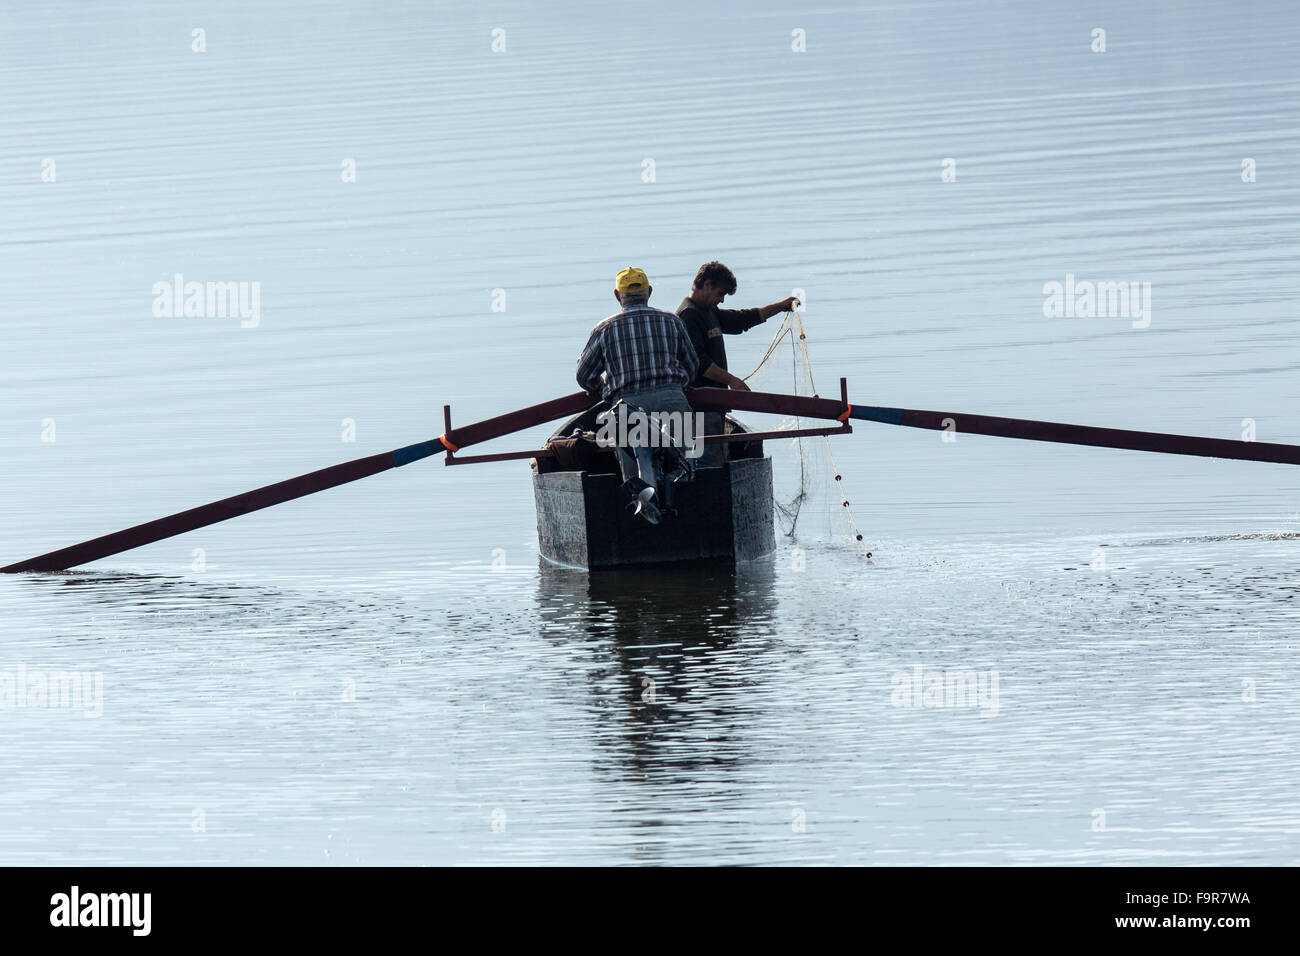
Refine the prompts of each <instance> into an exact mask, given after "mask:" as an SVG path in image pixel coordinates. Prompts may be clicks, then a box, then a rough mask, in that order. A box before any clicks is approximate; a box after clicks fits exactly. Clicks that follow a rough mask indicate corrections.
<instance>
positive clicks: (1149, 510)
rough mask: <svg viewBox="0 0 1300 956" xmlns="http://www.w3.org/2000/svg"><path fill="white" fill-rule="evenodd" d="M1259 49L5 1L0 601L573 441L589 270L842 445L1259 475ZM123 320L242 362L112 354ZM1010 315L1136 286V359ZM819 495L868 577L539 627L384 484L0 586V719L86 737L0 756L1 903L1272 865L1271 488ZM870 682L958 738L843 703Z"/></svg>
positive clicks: (1284, 359)
mask: <svg viewBox="0 0 1300 956" xmlns="http://www.w3.org/2000/svg"><path fill="white" fill-rule="evenodd" d="M1097 27H1101V28H1104V29H1105V30H1106V45H1107V49H1106V52H1104V53H1094V52H1093V51H1092V50H1091V49H1090V46H1091V45H1092V43H1093V40H1092V31H1093V29H1094V28H1097ZM195 28H202V29H203V30H205V31H206V51H205V52H203V53H195V52H193V51H192V49H191V43H192V32H191V31H192V30H193V29H195ZM496 28H502V29H504V30H505V31H506V32H505V41H506V48H505V51H504V52H500V53H494V52H493V51H492V42H493V36H492V31H493V30H494V29H496ZM794 30H803V31H806V52H801V53H800V52H795V51H794V50H792V42H794V41H793V37H792V31H794ZM1298 40H1300V15H1298V14H1297V12H1296V8H1295V6H1294V5H1293V4H1289V3H1280V2H1274V3H1243V4H1231V5H1227V4H1224V5H1220V4H1213V3H1177V4H1173V3H1090V4H1068V5H1067V4H1040V3H1011V4H1002V5H998V6H991V5H986V4H981V3H963V2H934V3H926V2H922V3H911V4H828V5H817V6H810V7H804V8H798V7H794V6H784V5H779V4H739V3H736V4H709V5H698V4H684V3H675V2H670V3H665V4H659V5H656V7H655V8H654V9H653V10H650V9H649V8H646V7H644V6H643V5H633V6H629V7H618V6H617V5H609V4H605V3H600V4H597V3H563V4H552V5H546V6H545V7H542V6H535V5H531V4H511V3H505V4H497V5H492V6H490V7H489V6H483V5H478V4H442V3H440V4H437V5H426V4H391V5H384V6H383V7H382V8H380V7H376V8H369V7H365V6H358V5H355V4H341V3H332V2H327V3H312V4H305V3H278V4H274V5H268V4H262V3H251V2H237V3H223V4H219V5H218V4H179V5H177V4H165V3H142V4H123V5H115V6H113V7H111V8H110V7H107V6H105V7H100V6H97V5H96V6H91V5H86V4H74V3H63V4H58V3H55V4H41V5H6V6H5V7H4V9H3V12H0V322H2V323H3V326H2V327H3V333H4V334H3V344H2V345H0V559H2V560H3V561H8V560H17V559H19V558H22V557H26V556H29V555H32V554H36V553H40V552H43V551H46V550H50V549H53V548H55V547H60V546H63V545H66V544H70V543H73V542H75V541H79V540H82V539H85V538H89V537H93V536H95V535H98V534H102V533H105V532H108V531H112V530H116V529H118V528H121V527H126V526H128V525H131V524H135V523H138V522H140V521H144V520H148V519H150V518H154V517H158V516H161V515H164V514H169V513H171V512H174V511H179V510H182V509H184V508H187V507H191V506H193V505H196V504H200V503H203V502H206V501H210V500H214V499H217V498H221V497H225V496H227V495H230V494H235V493H238V492H240V491H245V490H248V489H250V488H253V487H257V486H259V485H262V484H266V483H269V482H272V481H277V480H280V479H282V478H287V477H290V476H292V475H296V474H300V473H302V472H306V471H310V470H312V469H314V468H318V467H323V466H325V465H329V464H333V463H335V462H337V461H343V460H346V459H349V458H354V457H360V456H362V455H367V454H373V453H376V452H382V451H387V450H389V449H391V448H395V447H398V446H401V445H405V444H409V443H411V442H415V441H421V440H424V439H426V438H429V437H432V436H433V435H436V434H437V433H439V432H441V431H442V423H441V407H442V405H443V404H444V403H451V405H452V406H453V414H454V416H455V420H456V421H458V422H470V421H475V420H479V419H482V418H485V417H488V416H491V415H496V414H499V413H501V412H504V411H508V410H510V409H514V408H518V407H522V406H526V405H530V404H533V403H535V402H538V401H542V400H544V399H547V398H552V397H555V396H558V395H562V394H565V393H568V392H570V391H573V389H574V384H573V381H572V371H573V364H574V361H575V359H576V356H577V353H578V350H579V349H580V347H581V345H582V343H583V341H585V337H586V334H587V332H588V330H589V329H590V327H591V325H592V324H593V323H594V322H595V321H596V320H598V319H599V318H601V317H602V316H604V315H606V314H608V313H609V312H610V311H611V310H612V308H613V300H612V297H611V294H610V286H611V284H612V278H613V275H614V273H615V272H616V271H617V270H618V269H619V268H621V267H623V266H625V265H627V264H629V263H633V264H637V265H640V266H642V267H644V268H645V269H646V270H647V272H648V273H649V274H650V276H651V279H652V281H653V282H654V284H655V288H656V292H655V296H654V300H653V301H655V302H656V303H657V304H659V305H660V306H663V307H674V306H675V305H676V303H677V302H678V301H679V300H680V298H681V296H682V295H684V294H685V293H686V291H687V290H688V288H689V284H690V278H691V276H692V275H693V274H694V271H695V269H696V267H697V266H698V265H699V264H700V262H702V261H704V260H706V259H710V258H714V257H717V258H721V259H723V260H724V261H726V262H727V263H729V264H730V265H731V266H732V267H733V268H734V269H735V270H736V272H737V274H738V276H739V279H740V289H739V293H738V295H737V296H736V297H735V300H734V304H736V305H739V306H746V305H758V304H762V303H765V302H770V301H774V300H777V299H780V298H783V297H784V296H786V295H788V294H790V292H791V290H793V289H795V288H799V289H802V290H804V292H805V297H806V300H807V312H806V315H805V324H806V327H807V329H808V335H809V348H810V351H811V354H812V358H813V361H814V366H815V370H816V372H817V375H818V381H819V385H820V386H821V388H822V390H823V393H826V392H831V391H833V387H834V382H835V380H836V379H837V378H838V377H839V376H841V375H843V376H846V377H847V378H848V380H849V393H850V396H851V399H852V400H853V401H855V402H856V403H862V404H883V405H897V406H905V407H919V408H938V409H950V410H954V411H959V412H972V413H986V414H1004V415H1019V416H1024V417H1030V418H1041V419H1048V420H1058V421H1071V422H1081V423H1086V424H1095V425H1110V426H1116V427H1130V428H1140V429H1149V430H1157V431H1170V432H1181V433H1187V434H1201V435H1212V436H1216V437H1224V438H1240V437H1241V436H1242V434H1243V429H1244V428H1245V427H1247V426H1246V422H1245V420H1247V419H1249V420H1251V421H1253V423H1254V427H1255V429H1256V437H1257V438H1258V440H1261V441H1278V442H1287V443H1300V421H1298V420H1297V416H1296V409H1297V406H1298V404H1300V403H1298V402H1297V399H1298V398H1300V376H1297V374H1296V368H1297V364H1298V363H1297V360H1298V359H1300V343H1298V338H1297V330H1296V326H1295V322H1294V316H1295V306H1294V303H1295V300H1296V296H1295V283H1296V275H1295V273H1296V269H1295V265H1296V261H1297V254H1298V253H1300V230H1298V229H1297V219H1298V217H1297V213H1298V212H1300V203H1298V201H1297V200H1298V197H1300V170H1298V169H1297V158H1298V157H1300V73H1298V72H1297V70H1296V67H1295V64H1296V61H1297V54H1298V52H1300V46H1298V44H1297V41H1298ZM949 158H951V159H954V160H955V161H956V171H957V178H956V181H955V182H943V181H942V179H941V173H942V171H943V169H942V163H943V161H944V160H945V159H949ZM1246 158H1252V159H1254V160H1255V161H1256V169H1257V180H1256V181H1255V182H1253V183H1245V182H1243V181H1242V175H1241V173H1242V161H1243V160H1244V159H1246ZM46 159H53V160H54V163H55V170H56V177H55V181H54V182H43V181H42V170H43V161H44V160H46ZM348 159H351V160H354V161H355V165H356V171H357V172H356V181H355V182H344V181H343V179H342V177H341V170H342V167H343V163H344V161H345V160H348ZM646 159H652V160H653V161H654V171H655V176H654V181H653V182H646V181H644V178H643V173H644V170H645V168H646V167H645V165H644V161H645V160H646ZM177 273H180V274H183V275H184V276H185V277H186V278H187V279H190V280H199V281H247V282H254V281H256V282H258V283H260V290H261V312H260V322H259V324H258V326H257V327H256V328H241V326H240V322H239V320H238V319H237V318H230V317H225V318H221V317H204V318H198V317H191V318H175V317H173V318H160V317H156V316H154V314H153V311H152V305H153V301H154V294H153V292H152V289H153V286H154V284H155V283H156V282H159V281H162V280H170V279H171V277H172V276H174V275H175V274H177ZM1067 273H1071V274H1074V275H1076V276H1077V277H1079V278H1080V279H1090V280H1093V281H1097V280H1107V281H1137V282H1150V283H1151V288H1152V313H1151V322H1150V327H1149V328H1144V329H1136V328H1133V327H1132V324H1131V323H1130V322H1129V321H1128V320H1127V319H1123V318H1057V319H1049V318H1046V317H1045V316H1044V314H1043V300H1044V295H1043V286H1044V284H1045V283H1047V282H1051V281H1061V282H1063V281H1064V280H1065V276H1066V274H1067ZM496 289H501V290H504V291H505V297H506V299H505V301H506V309H505V311H504V312H494V311H493V310H492V303H493V290H496ZM774 321H775V320H774ZM767 331H768V330H767V329H758V330H755V331H753V332H751V333H749V334H748V335H746V336H744V337H741V338H738V339H732V340H730V341H729V342H728V347H729V352H730V354H731V355H732V359H733V366H734V367H736V368H741V367H743V368H744V369H748V368H750V367H752V365H753V363H754V362H755V361H757V359H758V357H759V355H761V354H762V351H763V349H764V348H765V346H766V344H767V340H768V335H767ZM345 419H346V420H350V421H351V422H353V423H354V425H355V440H354V441H351V442H349V441H344V440H342V439H343V436H344V433H345V432H344V420H345ZM753 420H754V423H755V424H774V422H768V421H764V420H763V419H762V417H761V416H755V417H753ZM51 429H53V431H52V432H51ZM545 434H546V429H545V428H539V429H534V430H532V431H531V432H529V433H526V434H523V435H520V436H516V437H514V438H512V439H506V440H504V442H502V443H499V447H500V448H502V449H505V448H523V447H534V446H535V445H536V443H537V442H538V441H540V440H541V439H542V438H544V437H545ZM51 437H53V438H54V440H53V441H50V440H47V439H49V438H51ZM43 439H46V440H43ZM834 441H835V444H834V446H833V448H834V454H835V458H836V462H837V464H838V467H839V470H840V472H841V473H842V474H843V477H844V482H843V487H844V489H845V490H846V493H847V494H848V496H849V497H850V499H851V500H852V504H853V510H854V514H855V516H856V518H857V520H858V523H859V525H860V526H861V527H862V529H863V532H864V534H865V536H866V538H867V541H868V543H869V545H870V546H871V548H872V550H873V552H874V556H875V563H874V564H873V563H870V562H867V561H865V560H863V559H862V558H861V557H860V556H858V555H857V554H855V553H854V552H853V551H852V550H851V549H847V548H845V547H843V546H841V545H840V544H839V543H838V542H836V541H835V540H833V539H832V538H831V537H830V536H829V535H828V534H826V533H825V532H824V530H823V529H824V525H823V524H822V523H820V522H819V521H816V520H811V519H810V520H808V521H807V522H805V524H804V529H805V530H804V531H802V532H801V533H800V535H799V536H798V537H797V538H795V539H793V540H791V539H786V538H782V539H781V540H780V543H779V548H778V552H777V554H776V555H775V556H774V557H773V558H772V559H770V560H768V561H765V562H760V563H758V564H757V565H754V566H749V567H744V568H741V569H739V570H738V571H737V572H736V573H734V574H732V573H730V572H708V573H699V572H693V571H664V572H662V573H654V574H646V573H644V572H641V573H624V574H614V575H594V576H587V575H582V574H574V573H572V572H564V571H557V570H555V569H552V568H548V567H545V566H543V565H542V564H541V563H540V562H539V560H538V556H537V547H536V533H535V520H534V513H533V505H532V497H531V490H530V486H529V479H528V471H527V467H526V464H524V463H504V464H492V465H482V466H472V467H465V468H444V467H442V465H441V464H438V463H436V462H423V463H420V464H417V465H412V466H410V467H407V468H403V469H400V470H398V471H393V472H388V473H386V474H383V475H380V476H377V477H374V478H370V479H367V480H365V481H362V482H359V483H356V484H353V485H350V486H345V487H343V488H339V489H335V490H333V491H330V492H327V493H323V494H320V495H317V496H314V497H311V498H307V499H304V500H300V501H297V502H293V503H291V504H286V505H283V506H280V507H278V508H275V509H272V510H270V511H266V512H261V513H258V514H256V515H252V516H247V517H244V518H240V519H237V520H235V521H232V522H229V523H227V524H223V525H217V526H214V527H211V528H208V529H205V530H202V531H200V532H195V533H193V534H190V535H186V536H184V537H180V538H176V539H172V540H169V541H165V542H161V543H159V544H156V545H153V546H150V547H147V548H143V549H140V550H138V551H134V552H131V553H128V554H124V555H121V556H118V557H115V558H111V559H107V560H105V561H102V562H98V563H96V564H93V565H90V566H88V567H86V568H83V569H81V570H78V571H76V572H73V573H70V574H64V575H26V576H18V577H8V576H6V577H4V578H3V579H0V672H10V673H16V670H17V668H18V667H19V666H20V665H21V666H23V667H25V668H27V669H28V670H29V671H33V670H43V671H47V672H48V671H51V670H60V669H68V670H75V671H78V672H81V671H85V672H92V673H99V674H101V675H102V691H103V697H102V701H101V704H102V713H101V714H100V715H99V716H93V717H87V716H85V715H84V711H85V709H86V708H81V709H78V708H39V707H7V708H0V780H3V781H4V784H3V786H0V862H3V863H142V864H147V863H167V864H199V863H202V864H208V863H248V862H251V863H277V864H281V863H307V864H324V865H328V864H336V863H454V864H465V863H520V862H522V863H539V862H565V863H605V864H623V863H659V862H667V863H691V864H700V863H721V862H726V863H799V864H802V863H871V864H900V863H948V864H953V863H958V864H968V863H994V864H1030V863H1053V864H1082V863H1088V864H1097V863H1177V864H1184V863H1185V864H1216V863H1234V864H1254V863H1283V864H1285V863H1294V862H1296V861H1297V857H1298V853H1297V845H1298V838H1300V800H1298V798H1297V796H1296V786H1295V782H1296V779H1297V770H1300V767H1298V766H1297V764H1298V762H1300V761H1298V759H1297V753H1300V695H1298V694H1297V693H1296V687H1297V676H1298V673H1297V671H1298V668H1297V665H1296V622H1297V612H1296V608H1295V597H1296V593H1297V586H1298V585H1300V575H1298V574H1297V563H1300V547H1298V546H1297V534H1300V498H1298V497H1297V493H1296V482H1297V473H1296V472H1295V471H1294V469H1292V468H1289V467H1287V466H1282V465H1265V464H1257V463H1243V462H1224V461H1214V460H1207V459H1193V458H1175V457H1161V456H1154V455H1142V454H1139V453H1133V452H1122V451H1106V450H1099V449H1086V448H1071V447H1066V446H1053V445H1040V444H1034V443H1027V442H1013V441H1006V440H1001V439H993V438H980V437H976V436H964V435H959V436H958V439H957V441H955V442H951V443H945V442H943V441H942V440H941V438H940V436H939V435H937V434H935V433H931V432H921V431H913V430H909V429H893V428H888V427H885V426H878V425H871V424H868V423H863V424H861V425H860V426H859V427H857V428H856V429H855V434H854V435H853V436H852V437H845V438H836V439H835V440H834ZM769 451H770V452H771V453H772V454H773V456H774V458H775V459H776V465H777V468H778V471H781V472H782V474H783V475H784V476H785V478H786V479H788V478H789V476H790V469H791V467H793V465H794V463H795V462H797V460H798V459H797V456H796V455H794V454H793V453H792V449H789V448H782V447H781V446H780V445H779V444H777V443H773V444H772V445H771V446H770V447H769ZM196 549H201V555H200V553H199V552H196ZM200 557H201V561H200ZM199 568H202V570H198V569H199ZM801 569H802V570H801ZM917 665H921V666H922V667H923V668H924V669H925V670H926V671H936V672H941V673H943V672H952V671H974V672H978V673H980V674H983V675H985V676H987V675H990V674H991V673H992V672H996V673H997V675H998V688H999V697H998V706H997V708H996V714H989V715H987V716H982V715H981V711H980V710H979V709H978V708H970V707H965V708H960V707H957V708H929V707H900V706H896V703H897V700H896V699H895V693H894V692H895V688H896V687H897V681H896V678H898V677H899V675H908V674H911V673H913V669H914V667H916V666H917ZM650 681H653V682H654V683H653V693H652V694H649V693H647V691H649V690H650V683H649V682H650Z"/></svg>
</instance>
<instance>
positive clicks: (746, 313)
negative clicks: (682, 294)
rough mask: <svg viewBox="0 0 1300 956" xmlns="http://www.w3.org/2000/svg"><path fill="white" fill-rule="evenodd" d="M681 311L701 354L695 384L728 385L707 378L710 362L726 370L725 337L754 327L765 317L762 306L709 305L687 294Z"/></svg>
mask: <svg viewBox="0 0 1300 956" xmlns="http://www.w3.org/2000/svg"><path fill="white" fill-rule="evenodd" d="M677 314H678V315H679V316H681V319H682V322H683V323H684V324H685V325H686V332H687V334H689V335H690V337H691V344H692V345H694V346H695V352H696V354H697V355H699V357H700V367H699V368H698V369H696V370H695V380H694V381H693V382H691V388H726V387H727V386H725V385H723V384H722V383H721V382H714V381H712V380H711V379H707V378H705V377H704V373H705V372H707V371H708V369H709V365H710V363H712V364H713V365H716V366H718V368H720V369H722V370H723V371H726V369H727V347H726V345H724V344H723V341H722V337H723V336H724V335H739V334H740V333H741V332H745V331H748V330H749V329H752V328H753V327H754V326H756V325H758V324H759V323H760V322H762V321H763V319H762V313H760V312H759V310H758V309H719V308H718V307H717V306H716V305H715V306H711V307H709V308H707V309H706V308H704V307H703V306H701V305H700V304H699V303H697V302H696V301H695V300H694V299H692V298H691V297H690V296H687V297H686V298H685V299H682V304H681V305H679V306H678V307H677Z"/></svg>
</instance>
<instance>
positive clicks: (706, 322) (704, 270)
mask: <svg viewBox="0 0 1300 956" xmlns="http://www.w3.org/2000/svg"><path fill="white" fill-rule="evenodd" d="M735 291H736V276H735V274H734V273H732V271H731V270H730V269H728V268H727V267H726V266H724V265H723V264H722V263H721V262H718V261H716V260H714V261H713V262H706V263H704V265H702V266H700V271H699V272H697V273H696V274H695V282H694V283H693V284H692V287H691V294H690V295H688V296H687V297H686V298H685V299H683V300H682V304H681V305H679V306H678V307H677V314H678V315H679V316H681V319H682V321H683V322H684V323H685V324H686V331H687V332H688V333H689V334H690V337H691V344H692V345H694V346H695V351H696V352H697V353H698V354H699V356H700V367H699V369H698V370H697V371H696V373H695V378H694V380H693V381H692V382H691V387H692V388H734V389H737V390H738V391H744V392H747V391H749V386H748V385H746V384H745V382H744V380H743V379H741V378H739V377H737V376H735V375H732V374H731V373H730V372H728V371H727V347H726V345H724V344H723V341H722V337H723V336H724V335H739V334H740V333H741V332H747V331H748V330H749V329H752V328H753V327H754V326H756V325H758V324H759V323H760V322H766V321H767V320H768V319H770V318H771V317H772V316H774V315H776V314H777V313H778V312H789V311H790V310H791V309H792V308H794V305H795V302H796V300H795V297H794V296H789V297H788V298H785V299H782V300H781V301H780V302H773V303H771V304H770V305H765V306H762V307H761V308H757V309H720V308H718V306H719V305H721V304H722V300H723V299H725V298H726V297H727V296H729V295H733V294H734V293H735ZM722 428H723V416H722V413H721V412H705V413H704V431H705V433H706V434H709V435H720V434H722ZM726 460H727V454H726V446H725V445H724V444H723V443H721V442H714V443H711V444H709V445H706V446H705V451H704V457H703V458H702V459H700V462H699V464H700V465H702V466H705V467H708V466H714V465H721V464H722V463H723V462H725V461H726Z"/></svg>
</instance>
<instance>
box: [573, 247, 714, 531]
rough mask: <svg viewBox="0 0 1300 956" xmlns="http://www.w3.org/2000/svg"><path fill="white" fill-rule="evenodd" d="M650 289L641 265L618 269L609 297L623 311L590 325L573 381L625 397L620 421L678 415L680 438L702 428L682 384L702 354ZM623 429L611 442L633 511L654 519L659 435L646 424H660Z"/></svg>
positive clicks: (691, 375)
mask: <svg viewBox="0 0 1300 956" xmlns="http://www.w3.org/2000/svg"><path fill="white" fill-rule="evenodd" d="M652 291H653V289H652V287H651V285H650V280H649V279H648V278H647V277H646V274H645V273H644V272H643V271H642V270H640V269H637V268H635V267H631V266H630V267H628V268H626V269H624V270H623V271H622V272H620V273H619V274H618V276H617V277H616V278H615V280H614V298H615V299H616V300H617V301H618V304H619V307H620V311H619V312H617V313H616V314H614V315H611V316H610V317H609V318H607V319H604V320H602V321H600V322H598V323H597V324H596V327H595V328H594V329H592V330H591V336H590V338H588V339H587V345H586V347H585V348H584V349H583V350H582V355H581V356H580V357H579V358H578V374H577V378H578V384H579V385H580V386H581V387H582V388H583V389H584V390H585V391H587V392H592V393H595V392H597V391H598V392H599V393H600V395H601V396H602V397H603V398H605V399H607V400H608V401H609V402H610V403H611V404H614V405H617V403H618V402H619V401H622V402H625V403H626V404H627V405H628V406H629V409H627V410H625V411H624V412H623V413H622V414H620V415H619V416H618V419H619V420H620V421H621V423H627V422H631V421H632V420H633V415H635V414H636V413H639V412H641V411H644V412H648V413H651V414H654V415H656V416H659V417H661V418H662V419H665V420H666V419H671V418H675V419H676V421H675V424H676V426H677V427H676V429H675V431H676V435H675V436H674V437H675V438H676V442H677V443H680V442H682V441H685V440H687V439H688V437H689V436H690V435H691V434H702V432H700V431H698V430H696V429H695V428H694V426H695V425H696V423H697V422H698V421H699V419H698V418H696V417H695V416H696V415H697V414H698V413H696V412H693V411H692V410H691V406H690V403H689V402H687V401H686V395H685V393H684V392H683V391H682V389H683V388H685V387H686V385H687V384H688V383H689V382H690V381H691V379H692V378H694V377H695V372H696V368H697V366H698V364H699V357H698V356H697V355H696V354H695V348H694V347H693V346H692V345H691V340H690V336H689V335H688V334H687V332H686V327H685V326H684V325H683V324H682V320H681V319H679V318H678V317H677V316H676V315H674V314H673V313H671V312H664V311H662V310H660V309H655V308H651V307H650V302H649V300H650V293H651V292H652ZM664 413H668V414H664ZM642 417H644V416H642ZM620 428H621V430H624V431H626V432H627V434H625V435H623V436H620V440H619V441H618V442H617V443H616V451H617V454H618V461H619V467H620V468H621V469H622V472H623V479H624V484H623V487H624V489H625V490H626V491H627V492H628V493H629V495H630V496H631V497H632V499H633V501H634V502H635V504H636V509H637V513H638V514H640V515H641V516H642V517H644V518H645V519H646V520H647V521H650V522H651V523H652V524H653V523H657V522H658V518H659V512H658V507H657V506H656V504H655V483H656V476H655V473H654V465H653V457H652V448H651V447H649V445H650V444H659V438H658V434H656V436H655V437H654V438H653V439H651V438H650V432H651V429H652V428H655V429H656V431H657V425H652V424H651V423H649V422H642V423H641V426H640V427H639V428H637V427H635V426H634V427H633V428H631V429H623V428H622V425H620ZM672 430H674V429H670V431H672ZM629 438H631V439H632V440H630V441H629V440H628V439H629ZM627 445H631V446H633V453H629V452H628V451H627V450H626V448H625V447H624V446H627ZM701 450H702V446H700V447H699V448H693V449H692V451H691V452H688V455H695V456H698V454H699V451H701Z"/></svg>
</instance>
